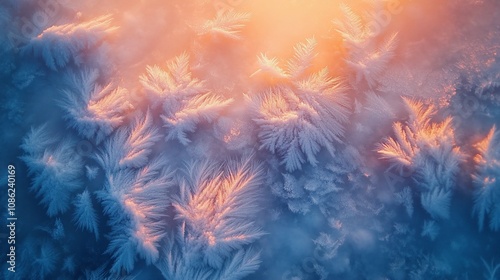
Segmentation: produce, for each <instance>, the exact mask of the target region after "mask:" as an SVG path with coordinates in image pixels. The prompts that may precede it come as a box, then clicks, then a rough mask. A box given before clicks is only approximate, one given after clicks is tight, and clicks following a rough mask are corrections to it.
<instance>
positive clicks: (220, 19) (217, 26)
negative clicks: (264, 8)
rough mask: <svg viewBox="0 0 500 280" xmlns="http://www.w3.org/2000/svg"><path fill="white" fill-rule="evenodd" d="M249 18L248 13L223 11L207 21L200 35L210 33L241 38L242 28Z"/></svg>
mask: <svg viewBox="0 0 500 280" xmlns="http://www.w3.org/2000/svg"><path fill="white" fill-rule="evenodd" d="M249 19H250V14H248V13H239V12H236V11H234V10H229V11H225V12H221V13H218V14H217V16H216V17H215V18H214V19H212V20H208V21H206V22H205V23H204V24H203V26H202V27H201V28H200V29H199V30H198V35H204V34H210V35H212V36H222V37H227V38H230V39H236V40H239V39H241V36H240V33H241V29H242V28H243V27H244V26H245V23H246V22H247V21H248V20H249Z"/></svg>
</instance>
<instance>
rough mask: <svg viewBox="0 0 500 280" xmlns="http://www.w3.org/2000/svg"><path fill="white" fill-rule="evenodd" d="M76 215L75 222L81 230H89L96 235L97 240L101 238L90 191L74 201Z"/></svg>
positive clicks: (86, 191) (78, 196)
mask: <svg viewBox="0 0 500 280" xmlns="http://www.w3.org/2000/svg"><path fill="white" fill-rule="evenodd" d="M74 205H75V213H74V215H73V221H74V222H75V224H76V226H77V227H78V228H79V229H84V230H87V231H89V232H91V233H93V234H94V236H95V239H98V238H99V229H98V222H99V221H98V219H97V214H96V212H95V210H94V206H93V204H92V198H91V196H90V193H89V191H88V190H85V191H83V192H82V193H81V194H79V195H77V196H76V199H75V201H74Z"/></svg>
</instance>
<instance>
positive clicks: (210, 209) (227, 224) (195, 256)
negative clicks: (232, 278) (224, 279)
mask: <svg viewBox="0 0 500 280" xmlns="http://www.w3.org/2000/svg"><path fill="white" fill-rule="evenodd" d="M186 173H187V175H188V177H187V178H185V179H183V180H182V181H181V183H180V196H179V198H178V199H176V201H175V202H174V203H173V206H174V208H175V210H176V219H177V220H179V221H180V222H181V223H182V226H181V228H182V230H181V232H180V233H179V235H180V238H181V239H182V242H183V243H184V244H183V247H184V248H185V250H186V251H187V252H186V254H188V256H185V257H186V258H192V260H191V261H190V262H193V263H194V264H196V263H199V262H202V263H204V264H206V265H209V266H211V267H214V268H221V267H222V266H223V265H224V260H225V259H226V258H228V257H229V256H230V255H231V253H232V252H233V251H235V250H241V249H242V248H243V246H245V245H248V244H251V243H253V242H254V241H255V240H256V239H258V238H259V237H261V236H262V235H263V231H262V230H261V229H260V228H259V227H258V226H257V225H256V224H255V222H254V221H252V219H253V217H255V216H256V214H257V212H258V209H259V207H258V203H259V202H258V198H259V191H258V187H259V186H260V185H261V183H262V171H261V169H260V168H259V167H256V166H255V165H254V164H253V163H252V162H251V161H250V159H249V160H245V161H244V162H242V163H233V162H229V163H228V164H227V167H226V168H224V169H219V168H217V165H211V164H210V163H209V162H204V163H201V164H194V165H190V166H188V170H187V172H186Z"/></svg>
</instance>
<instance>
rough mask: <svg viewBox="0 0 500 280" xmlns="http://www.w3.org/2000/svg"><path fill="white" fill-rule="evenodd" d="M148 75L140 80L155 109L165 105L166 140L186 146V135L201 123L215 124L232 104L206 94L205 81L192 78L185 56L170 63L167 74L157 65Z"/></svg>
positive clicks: (187, 57)
mask: <svg viewBox="0 0 500 280" xmlns="http://www.w3.org/2000/svg"><path fill="white" fill-rule="evenodd" d="M147 72H148V73H147V75H143V76H141V83H142V85H143V86H144V88H145V91H146V94H147V96H148V99H149V100H150V102H151V104H152V107H153V108H156V107H157V106H158V105H159V104H161V103H162V105H163V114H162V115H161V118H162V120H163V122H164V126H165V127H166V128H167V137H166V139H167V140H170V139H177V140H179V141H180V142H181V143H182V144H184V145H187V144H188V143H189V142H190V140H189V138H188V135H187V134H188V133H190V132H194V131H195V130H196V126H197V124H198V123H200V122H202V121H206V122H212V121H214V120H215V119H216V118H217V116H218V114H219V112H220V111H221V110H222V109H224V108H225V107H227V106H228V105H229V104H230V103H231V102H232V100H231V99H227V100H224V99H223V98H221V97H219V96H217V95H215V94H213V93H211V92H209V91H207V90H206V89H205V87H204V85H203V81H201V80H198V79H197V78H194V77H193V76H192V74H191V72H190V70H189V55H188V54H186V53H184V54H181V55H179V56H177V57H175V58H174V59H173V60H171V61H170V62H168V63H167V71H165V70H163V69H161V68H160V67H158V66H156V65H155V66H148V68H147Z"/></svg>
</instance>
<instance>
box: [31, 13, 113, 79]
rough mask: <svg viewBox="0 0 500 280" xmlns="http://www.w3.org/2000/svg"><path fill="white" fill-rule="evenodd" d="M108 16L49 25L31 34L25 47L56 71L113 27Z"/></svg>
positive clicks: (75, 58)
mask: <svg viewBox="0 0 500 280" xmlns="http://www.w3.org/2000/svg"><path fill="white" fill-rule="evenodd" d="M111 20H112V18H111V16H110V15H105V16H101V17H97V18H95V19H93V20H91V21H87V22H82V23H69V24H64V25H55V26H51V27H49V28H47V29H45V30H44V31H43V32H42V33H41V34H40V35H38V36H37V37H33V38H31V40H30V42H29V43H28V45H26V46H25V47H24V51H26V52H27V51H31V52H33V53H34V54H35V55H36V56H39V57H40V56H41V57H42V58H43V60H44V61H45V64H46V65H47V67H49V68H50V69H52V70H54V71H56V70H58V69H60V68H63V67H65V66H66V65H67V64H68V63H69V62H70V61H71V60H75V62H77V63H78V62H79V61H78V55H80V54H81V53H82V52H83V51H86V50H89V49H92V48H94V47H96V46H97V45H99V44H100V43H101V41H102V40H103V39H104V38H105V37H106V36H107V35H109V34H110V33H112V32H113V31H115V30H116V28H115V27H112V26H111Z"/></svg>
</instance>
